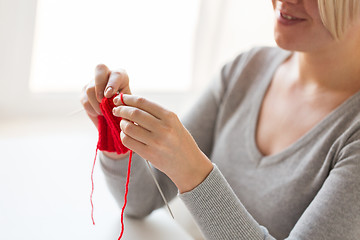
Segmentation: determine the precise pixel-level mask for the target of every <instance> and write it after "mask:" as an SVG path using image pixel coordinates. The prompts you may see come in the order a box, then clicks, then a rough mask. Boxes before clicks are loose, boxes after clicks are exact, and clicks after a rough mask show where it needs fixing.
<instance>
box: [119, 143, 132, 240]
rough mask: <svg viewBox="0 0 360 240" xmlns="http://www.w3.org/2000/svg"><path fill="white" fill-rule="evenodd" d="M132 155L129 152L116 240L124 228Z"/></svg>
mask: <svg viewBox="0 0 360 240" xmlns="http://www.w3.org/2000/svg"><path fill="white" fill-rule="evenodd" d="M132 153H133V152H132V150H130V155H129V164H128V171H127V178H126V184H125V195H124V205H123V207H122V209H121V233H120V236H119V238H118V240H120V239H121V237H122V235H123V234H124V228H125V225H124V211H125V207H126V204H127V195H128V192H129V181H130V172H131V170H130V168H131V159H132Z"/></svg>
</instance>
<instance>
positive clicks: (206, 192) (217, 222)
mask: <svg viewBox="0 0 360 240" xmlns="http://www.w3.org/2000/svg"><path fill="white" fill-rule="evenodd" d="M180 198H181V199H182V200H183V202H184V203H185V205H186V206H187V208H188V209H189V210H190V212H191V213H192V215H193V217H194V219H195V221H196V222H197V224H198V225H199V227H200V229H201V231H202V232H203V234H204V236H205V237H206V239H208V240H220V239H221V240H225V239H229V240H230V239H231V240H232V239H244V240H245V239H246V240H263V239H267V240H270V239H273V238H272V237H271V236H270V235H268V233H267V230H266V229H264V228H262V227H261V226H260V225H259V224H258V223H257V222H256V221H255V220H254V219H253V217H252V216H251V215H250V214H249V213H248V212H247V210H246V209H245V207H244V206H243V205H242V204H241V202H240V201H239V199H238V198H237V197H236V195H235V193H234V192H233V191H232V189H231V187H230V186H229V184H228V183H227V181H226V180H225V178H224V177H223V176H222V174H221V173H220V171H219V169H218V168H217V167H216V166H215V165H214V169H213V170H212V171H211V173H210V174H209V176H208V177H207V178H206V179H205V180H204V181H203V182H202V183H201V184H200V185H199V186H197V187H196V188H195V189H193V190H192V191H190V192H187V193H183V194H180Z"/></svg>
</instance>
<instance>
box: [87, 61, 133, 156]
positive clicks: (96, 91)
mask: <svg viewBox="0 0 360 240" xmlns="http://www.w3.org/2000/svg"><path fill="white" fill-rule="evenodd" d="M117 92H119V93H125V94H131V91H130V87H129V76H128V75H127V73H126V71H125V70H124V69H117V70H115V71H111V70H110V69H109V68H108V67H107V66H106V65H104V64H99V65H97V66H96V68H95V78H94V79H93V80H92V81H90V82H89V83H88V84H87V85H85V86H84V88H83V91H82V94H81V98H80V102H81V104H82V105H83V107H84V109H85V111H86V113H87V115H88V116H89V118H90V119H91V121H92V122H93V123H94V124H95V126H96V128H98V116H99V115H102V113H101V110H100V103H101V100H102V98H103V97H107V98H111V97H112V96H113V95H114V94H116V93H117ZM104 154H105V155H107V156H108V157H111V158H119V155H117V154H116V153H107V152H104Z"/></svg>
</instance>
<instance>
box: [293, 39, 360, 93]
mask: <svg viewBox="0 0 360 240" xmlns="http://www.w3.org/2000/svg"><path fill="white" fill-rule="evenodd" d="M358 39H360V38H358ZM293 58H294V59H293V61H294V63H296V64H295V66H298V69H297V72H298V74H297V75H298V76H297V82H298V83H299V84H301V85H302V86H307V87H310V88H311V89H321V90H324V89H326V90H330V91H341V92H349V93H355V92H357V91H359V90H360V61H359V59H360V45H359V44H358V42H357V41H349V42H347V43H346V44H344V43H342V42H336V43H334V44H333V45H332V46H329V47H328V48H327V49H322V50H320V51H317V52H297V53H295V54H294V56H293Z"/></svg>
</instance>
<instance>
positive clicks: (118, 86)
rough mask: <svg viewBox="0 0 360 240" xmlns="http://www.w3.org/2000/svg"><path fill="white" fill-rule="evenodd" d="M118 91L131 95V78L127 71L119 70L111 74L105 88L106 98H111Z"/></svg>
mask: <svg viewBox="0 0 360 240" xmlns="http://www.w3.org/2000/svg"><path fill="white" fill-rule="evenodd" d="M117 91H119V92H123V93H127V94H131V92H130V88H129V76H128V74H127V73H126V71H125V70H123V69H119V70H117V71H112V72H111V73H110V77H109V81H108V83H107V85H106V88H105V97H107V98H111V97H112V96H113V95H114V94H115V93H116V92H117Z"/></svg>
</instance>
